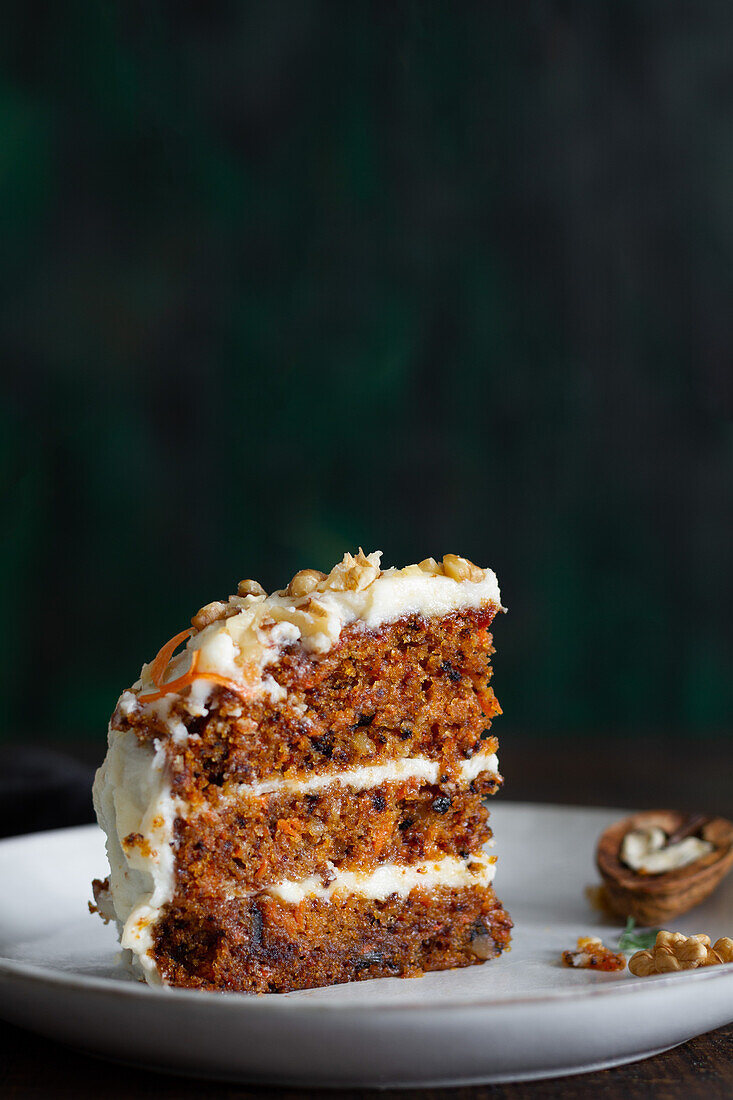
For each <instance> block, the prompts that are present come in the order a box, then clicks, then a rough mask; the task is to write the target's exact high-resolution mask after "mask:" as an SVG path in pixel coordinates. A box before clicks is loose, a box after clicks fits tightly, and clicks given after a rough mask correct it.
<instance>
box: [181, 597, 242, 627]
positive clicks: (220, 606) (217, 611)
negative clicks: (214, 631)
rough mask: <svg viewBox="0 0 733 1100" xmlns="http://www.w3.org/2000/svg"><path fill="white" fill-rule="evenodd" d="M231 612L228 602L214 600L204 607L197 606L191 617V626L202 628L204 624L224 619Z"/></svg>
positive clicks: (207, 624)
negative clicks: (197, 608)
mask: <svg viewBox="0 0 733 1100" xmlns="http://www.w3.org/2000/svg"><path fill="white" fill-rule="evenodd" d="M235 610H236V609H235ZM231 614H232V610H231V608H230V606H229V604H226V603H222V602H221V600H214V602H213V603H207V604H206V606H205V607H201V608H199V610H198V611H197V612H196V614H195V615H194V617H193V618H192V619H191V626H192V627H193V628H194V630H203V629H204V627H205V626H209V625H210V624H211V623H216V622H218V621H219V620H220V619H226V618H227V617H228V616H229V615H231Z"/></svg>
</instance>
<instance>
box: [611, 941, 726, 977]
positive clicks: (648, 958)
mask: <svg viewBox="0 0 733 1100" xmlns="http://www.w3.org/2000/svg"><path fill="white" fill-rule="evenodd" d="M727 962H733V940H731V939H730V937H728V936H723V937H722V938H721V939H719V940H716V941H715V943H714V944H713V946H712V947H711V946H710V936H706V935H705V934H704V933H702V932H700V933H698V934H697V935H695V936H685V935H683V933H682V932H667V931H664V930H663V931H661V932H658V933H657V942H656V943H655V944H654V947H652V948H651V950H649V951H637V952H636V954H635V955H632V956H631V958H630V959H629V970H630V971H631V973H632V974H634V975H636V977H637V978H646V977H648V976H649V975H650V974H667V973H670V972H671V971H675V970H696V969H697V968H698V967H700V966H717V965H719V964H720V963H727Z"/></svg>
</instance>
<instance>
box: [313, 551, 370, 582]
mask: <svg viewBox="0 0 733 1100" xmlns="http://www.w3.org/2000/svg"><path fill="white" fill-rule="evenodd" d="M373 559H374V560H373ZM380 572H381V570H380V568H379V556H378V555H377V554H370V555H369V557H367V556H366V554H365V553H364V551H363V550H362V549H359V553H358V554H357V555H356V557H353V556H352V555H351V554H344V558H343V561H340V562H339V563H338V565H334V567H333V569H332V570H331V572H330V573H329V574H328V577H327V578H326V584H325V586H326V588H331V589H333V590H334V591H336V592H346V591H351V592H360V591H361V590H362V589H363V588H368V587H369V585H370V584H371V583H372V582H373V581H375V580H376V579H377V577H378V576H379V574H380Z"/></svg>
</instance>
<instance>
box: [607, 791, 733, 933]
mask: <svg viewBox="0 0 733 1100" xmlns="http://www.w3.org/2000/svg"><path fill="white" fill-rule="evenodd" d="M689 818H690V815H689V814H683V813H680V812H679V811H677V810H648V811H646V812H645V813H640V814H633V815H632V816H631V817H627V818H624V820H623V821H617V822H616V823H615V824H614V825H611V826H610V827H609V828H608V829H606V830H605V832H603V833H601V836H600V838H599V840H598V847H597V848H596V866H597V867H598V870H599V871H600V873H601V877H602V878H603V882H604V886H605V893H606V898H605V901H606V902H607V904H608V907H609V908H610V909H611V910H612V911H613V912H614V913H616V914H617V915H618V916H619V917H633V918H634V920H635V921H636V922H637V923H638V924H641V925H643V926H644V927H650V926H651V925H655V924H661V925H664V924H668V923H669V922H670V921H671V920H672V919H673V918H674V917H678V916H679V915H680V914H681V913H686V912H687V911H688V909H692V908H693V907H694V906H695V905H699V904H700V903H701V902H702V901H704V900H705V898H706V897H708V896H709V895H710V894H712V892H713V890H714V889H715V887H716V886H717V885H718V883H719V882H721V880H722V879H723V877H724V876H725V875H726V874H727V873H728V871H730V869H731V867H732V866H733V823H732V822H730V821H726V819H725V818H723V817H713V818H709V819H708V820H707V821H705V822H704V824H702V826H701V828H700V829H698V830H696V835H698V836H701V837H702V838H703V840H708V841H710V843H711V844H713V845H714V848H713V851H712V852H708V854H707V855H705V856H702V857H701V858H700V859H698V860H696V861H695V863H690V864H688V866H687V867H679V868H678V869H677V870H675V871H666V872H664V873H663V874H660V875H646V874H641V873H639V872H638V871H633V870H632V869H631V868H630V867H627V866H626V864H624V863H622V862H621V859H620V852H621V844H622V842H623V839H624V837H625V836H626V834H627V833H628V832H630V831H631V830H632V829H641V828H648V827H649V826H651V825H658V826H660V828H662V829H664V831H665V832H666V833H667V834H668V835H671V834H672V833H674V832H676V831H677V830H679V829H683V828H684V826H685V823H686V822H687V821H688V819H689Z"/></svg>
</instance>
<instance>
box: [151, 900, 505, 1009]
mask: <svg viewBox="0 0 733 1100" xmlns="http://www.w3.org/2000/svg"><path fill="white" fill-rule="evenodd" d="M511 927H512V924H511V920H510V918H509V916H508V915H507V913H506V911H505V910H504V909H503V908H502V906H501V903H500V902H498V901H497V900H496V898H495V896H494V892H493V890H492V888H491V886H490V885H485V884H484V885H479V886H463V887H458V888H455V889H451V888H448V887H440V886H439V887H433V888H426V889H421V888H416V889H414V890H412V891H411V892H410V893H409V894H407V895H400V894H399V893H396V892H392V893H391V894H389V895H387V896H380V897H377V898H371V897H364V896H361V895H358V894H353V893H350V894H347V895H343V894H341V895H338V894H337V895H336V896H334V897H330V898H328V897H326V898H324V897H309V898H306V899H304V900H301V901H299V902H297V903H295V902H289V901H283V900H282V899H281V898H278V897H273V896H272V895H269V894H260V895H259V896H258V897H257V898H250V899H223V898H213V899H205V900H202V901H201V902H198V901H196V902H189V903H187V904H184V905H183V906H179V905H178V904H177V903H175V902H174V903H173V904H172V905H171V906H170V907H169V908H168V909H167V911H166V914H165V916H164V917H163V919H162V920H161V922H160V923H159V925H158V927H157V929H156V934H155V945H154V952H155V954H156V956H157V958H158V959H159V960H160V963H161V968H162V975H163V978H164V980H165V981H166V982H168V983H170V984H171V985H177V986H187V987H189V988H198V989H210V990H215V989H228V990H239V991H244V992H252V993H281V992H287V991H289V990H293V989H308V988H312V987H315V986H322V985H334V984H336V983H338V982H353V981H363V980H364V979H366V978H390V977H397V976H403V977H413V976H416V975H418V974H421V973H422V972H424V971H429V970H447V969H449V968H453V967H464V966H475V965H476V964H478V963H483V962H486V961H487V960H489V959H492V958H495V957H496V956H497V955H500V954H501V952H502V951H503V950H504V949H505V948H506V947H507V946H508V944H509V934H510V931H511Z"/></svg>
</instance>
